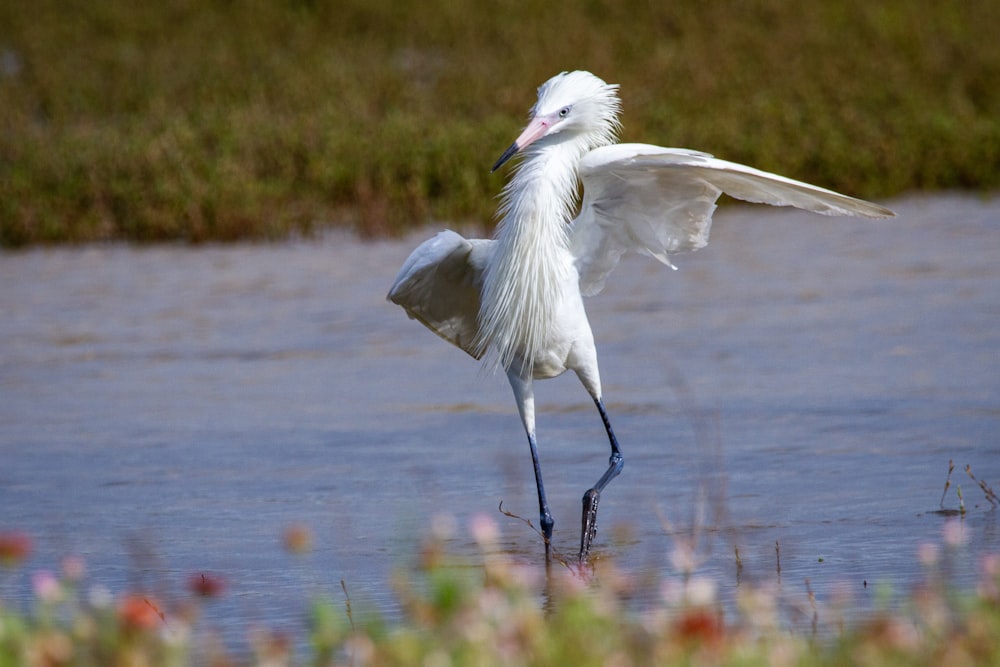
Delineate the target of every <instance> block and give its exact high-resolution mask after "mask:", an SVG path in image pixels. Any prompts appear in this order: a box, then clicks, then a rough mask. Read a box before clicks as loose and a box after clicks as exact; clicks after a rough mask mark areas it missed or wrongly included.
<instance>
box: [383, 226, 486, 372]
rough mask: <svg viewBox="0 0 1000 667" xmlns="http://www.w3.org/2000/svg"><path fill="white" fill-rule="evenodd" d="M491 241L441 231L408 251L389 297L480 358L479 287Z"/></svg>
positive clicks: (435, 331) (428, 326)
mask: <svg viewBox="0 0 1000 667" xmlns="http://www.w3.org/2000/svg"><path fill="white" fill-rule="evenodd" d="M493 243H494V242H493V241H490V240H485V239H476V240H471V241H470V240H468V239H465V238H463V237H462V236H460V235H459V234H456V233H455V232H452V231H444V232H440V233H439V234H437V235H435V236H433V237H432V238H430V239H428V240H426V241H424V242H423V243H421V244H420V245H419V246H417V248H416V249H415V250H414V251H413V252H412V253H411V254H410V256H409V257H408V258H407V260H406V262H404V263H403V268H401V269H400V270H399V274H398V275H397V276H396V280H395V282H394V283H393V285H392V288H391V289H390V290H389V294H388V297H387V298H388V299H389V300H390V301H392V302H393V303H395V304H398V305H400V306H402V307H403V308H404V309H405V310H406V312H407V314H408V315H409V316H410V318H411V319H416V320H419V321H420V322H421V323H423V324H424V326H426V327H427V328H428V329H430V330H431V331H433V332H434V333H436V334H437V335H439V336H441V337H442V338H444V339H445V340H447V341H448V342H450V343H452V344H454V345H456V346H458V347H460V348H462V349H463V350H465V351H466V352H468V353H469V354H470V355H472V356H473V357H475V358H476V359H478V358H479V357H481V356H482V351H481V350H477V349H476V345H475V343H476V333H477V332H478V330H479V325H478V316H479V291H480V289H481V288H482V282H483V269H484V268H485V266H486V262H487V260H488V258H489V254H490V253H491V252H492V247H493Z"/></svg>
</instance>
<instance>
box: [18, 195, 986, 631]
mask: <svg viewBox="0 0 1000 667" xmlns="http://www.w3.org/2000/svg"><path fill="white" fill-rule="evenodd" d="M889 204H890V206H893V207H894V208H895V209H896V210H897V212H898V213H899V217H898V218H897V219H895V220H891V221H884V222H869V221H858V220H851V219H831V218H823V217H819V216H810V215H807V214H802V213H798V212H791V211H783V210H775V209H767V208H751V207H736V206H730V207H726V208H724V209H723V210H721V211H720V212H719V213H718V214H717V216H716V224H715V226H714V229H713V238H712V243H711V244H710V246H709V247H708V248H706V249H704V250H702V251H700V252H698V253H694V254H690V255H685V256H680V257H678V258H677V259H676V263H677V264H678V266H679V267H680V270H679V271H677V272H673V271H670V270H669V269H666V268H664V267H662V266H660V265H659V264H657V263H656V262H654V261H652V260H648V259H646V258H642V257H629V258H626V260H625V261H624V262H623V263H622V265H621V266H620V267H619V268H618V269H617V271H616V272H615V274H614V275H613V276H612V277H611V279H610V280H609V284H608V287H607V289H606V290H605V292H604V293H602V294H601V295H599V296H597V297H595V298H593V299H590V300H589V302H588V309H589V313H590V317H591V323H592V325H593V328H594V331H595V336H596V339H597V342H598V350H599V354H600V357H601V371H602V378H603V383H604V389H605V397H606V400H607V403H608V409H609V412H610V414H611V418H612V421H613V423H614V424H615V427H616V431H617V433H618V435H619V439H620V440H621V442H622V447H623V451H624V453H625V456H626V464H625V471H624V473H623V475H622V476H621V477H620V478H619V479H618V480H616V481H615V482H614V483H612V484H611V485H610V486H609V487H608V489H607V490H606V491H605V493H604V497H603V500H602V503H601V516H600V532H599V533H598V539H597V543H596V547H595V548H596V552H595V553H596V557H597V558H599V559H613V560H614V562H616V563H617V564H618V565H619V566H620V567H621V568H622V569H624V570H625V571H626V572H629V573H631V574H633V575H635V576H636V577H637V579H638V580H639V581H646V580H647V579H654V578H657V579H663V578H667V579H670V578H671V577H676V576H677V575H678V574H679V573H678V570H677V567H676V559H675V558H674V559H672V556H673V557H676V556H677V554H678V551H677V546H678V545H679V544H681V543H683V539H684V538H685V537H686V536H690V535H692V534H695V535H696V536H697V549H696V556H697V568H696V570H695V572H696V574H706V575H709V576H712V577H713V578H715V579H716V580H717V582H718V584H719V586H720V595H722V596H723V598H724V599H731V598H732V596H733V592H734V591H735V590H736V587H737V586H738V585H743V584H744V583H746V582H756V583H759V584H763V585H773V586H776V587H777V589H778V590H779V591H780V593H781V595H782V596H783V597H784V598H785V599H787V600H789V604H790V605H791V606H794V605H796V604H803V603H804V601H805V600H806V585H807V584H806V580H807V579H808V581H809V584H808V586H809V587H810V588H811V590H813V591H814V592H815V594H816V597H817V600H818V601H819V604H820V605H821V609H827V608H828V606H829V605H834V606H837V605H839V606H841V607H843V609H844V610H846V612H847V613H848V614H850V613H852V612H853V611H855V610H864V609H867V608H870V607H871V605H872V604H873V600H874V598H875V597H876V595H877V594H878V593H876V591H885V590H886V588H887V587H891V588H892V590H893V591H895V592H896V593H900V594H902V593H905V592H906V591H907V590H909V589H910V588H911V587H912V586H914V585H915V584H916V583H917V582H919V581H920V580H921V579H922V578H923V576H924V574H925V571H924V570H923V568H922V566H921V564H920V561H919V559H918V558H917V551H918V548H919V547H920V545H922V544H927V543H941V541H942V539H943V537H942V536H943V531H945V530H946V524H948V523H949V522H951V521H956V519H954V518H949V517H947V516H944V515H942V514H940V513H938V512H937V510H938V509H939V501H940V499H941V491H942V489H943V485H944V480H945V474H946V472H947V465H948V460H949V459H954V461H955V464H956V471H955V473H954V475H953V477H952V479H953V486H952V490H951V491H949V494H948V496H947V498H946V499H945V506H946V507H948V508H952V509H954V508H957V507H958V498H957V496H956V495H955V491H954V488H955V484H956V483H957V484H960V485H961V486H962V489H963V491H964V497H965V504H966V506H967V509H968V512H967V514H966V516H965V518H964V520H962V521H961V524H960V525H961V526H962V527H963V529H964V530H963V531H962V539H963V541H964V542H965V544H964V545H962V546H959V547H944V548H943V550H942V552H941V553H942V556H943V558H944V560H943V563H944V565H945V566H946V567H947V569H948V571H949V574H950V576H951V577H952V578H953V579H954V580H955V581H956V582H958V583H959V584H960V585H962V586H971V585H972V584H973V582H974V581H975V580H976V577H977V568H978V563H979V561H980V559H981V557H982V555H983V554H985V553H996V552H998V551H1000V531H998V526H997V511H996V510H993V509H991V508H990V505H989V504H988V503H987V502H986V500H985V497H984V494H983V493H981V492H980V491H979V489H978V488H976V487H975V485H974V483H973V482H972V480H970V479H969V478H968V477H967V476H966V474H965V473H964V472H963V469H964V467H965V465H966V464H971V465H972V468H973V471H974V472H975V474H976V475H977V477H979V478H981V479H984V480H986V481H987V482H989V483H990V484H991V485H992V486H993V487H994V488H995V489H1000V456H998V454H1000V353H998V351H1000V326H998V324H1000V261H998V257H1000V199H992V200H980V199H976V198H972V197H968V196H950V195H945V196H932V197H909V198H906V199H902V200H898V201H895V202H890V203H889ZM431 231H433V230H428V231H425V232H422V233H420V234H418V235H415V236H413V237H411V238H409V239H407V240H405V241H403V242H378V243H361V242H359V241H356V240H353V239H351V238H348V237H346V236H343V235H333V236H330V237H328V238H326V239H324V240H323V241H321V242H315V243H289V244H282V245H238V246H225V247H203V248H188V247H152V248H133V247H122V246H110V247H86V248H80V249H72V248H71V249H66V248H60V249H49V250H31V251H27V252H15V253H5V254H2V255H0V394H2V401H0V460H2V464H0V529H12V528H17V529H22V530H26V531H28V532H30V533H31V534H32V535H33V536H34V537H35V540H36V549H35V553H34V555H33V556H32V558H31V560H30V561H29V562H28V564H27V567H26V568H25V570H26V571H27V572H30V571H34V570H38V569H58V567H59V561H60V558H61V557H62V556H63V555H65V554H69V553H73V554H79V555H80V556H82V557H83V558H84V559H85V560H86V562H87V567H88V575H87V581H88V585H91V584H101V585H104V586H107V587H108V588H110V589H111V590H112V591H121V590H123V589H124V588H126V587H144V588H147V589H149V588H152V589H154V590H163V591H169V592H171V593H170V594H173V595H177V594H178V592H179V591H182V590H183V588H184V585H185V582H186V580H187V578H188V577H189V576H190V575H191V574H192V573H196V572H202V571H207V572H214V573H218V574H220V575H222V576H223V577H224V578H225V579H226V581H227V582H228V590H227V593H226V595H225V596H224V597H223V598H222V599H221V600H219V601H218V602H213V603H211V604H210V605H209V607H208V609H207V610H206V620H207V623H208V625H209V626H210V627H212V628H215V629H217V630H218V631H219V632H220V633H222V634H223V635H224V636H226V637H228V638H230V639H233V638H235V641H241V640H242V639H243V638H244V636H245V630H246V628H247V627H248V625H252V624H254V623H260V624H264V625H267V626H269V627H272V628H278V629H283V630H286V631H288V632H290V633H292V634H293V635H296V636H302V635H303V633H304V629H303V628H304V625H305V614H306V606H307V600H308V598H309V596H310V595H311V594H313V593H321V594H325V595H328V596H330V597H333V598H334V599H340V598H341V596H342V592H341V590H340V581H341V580H342V579H343V580H344V581H345V582H346V584H347V586H348V589H349V591H350V594H351V598H352V604H353V605H354V607H355V609H359V608H376V609H379V610H381V611H382V612H383V613H386V614H388V615H389V616H390V617H394V616H395V615H396V614H397V613H398V610H397V607H396V603H395V600H394V598H393V595H392V592H391V590H390V585H389V583H388V582H389V574H390V573H391V572H392V571H394V570H395V569H396V568H398V567H401V566H406V565H409V564H411V563H412V562H413V561H414V554H415V551H416V550H417V548H418V546H419V544H420V542H421V540H422V539H423V538H424V536H425V534H426V532H427V531H428V529H429V526H430V524H431V517H432V516H434V515H435V514H438V513H448V514H452V515H454V516H455V517H456V524H457V526H458V527H459V528H458V530H457V531H456V533H455V536H454V538H452V540H451V542H450V548H451V550H452V551H453V552H454V553H456V554H457V555H460V556H472V555H474V554H475V553H476V552H477V548H476V546H475V543H474V541H473V540H472V539H471V538H470V537H469V536H468V532H467V531H466V530H465V527H466V526H467V525H468V521H469V519H470V518H471V517H472V516H474V515H478V514H486V515H488V516H490V517H492V518H494V519H495V520H496V521H497V522H498V524H499V527H500V531H501V542H500V544H501V547H502V548H503V549H505V550H508V551H510V552H511V553H513V554H516V555H517V557H518V558H520V559H523V560H525V561H527V562H539V563H540V562H541V558H542V553H543V550H542V545H541V543H540V540H539V538H538V537H537V536H536V535H535V534H534V533H532V532H531V531H530V530H529V529H527V528H526V527H525V526H524V525H523V524H522V523H520V522H519V521H516V520H514V519H510V518H506V517H504V516H502V515H501V514H500V513H499V512H497V505H498V503H499V502H500V501H501V500H502V501H503V503H504V507H505V509H508V510H510V511H512V512H514V513H516V514H519V515H521V516H523V517H526V518H529V519H532V520H534V521H536V522H537V516H536V514H537V503H536V500H535V491H534V480H533V477H532V473H531V465H530V459H529V457H528V451H527V446H526V441H525V438H524V434H523V432H522V431H521V427H520V422H519V420H518V418H517V415H516V411H515V408H514V404H513V401H512V399H511V396H510V390H509V388H508V387H507V385H506V381H505V380H504V379H503V378H502V377H500V376H496V377H494V376H484V375H482V374H481V373H480V372H479V371H478V368H477V364H476V363H475V362H474V361H473V360H471V359H470V358H468V357H467V356H466V355H465V354H464V353H463V352H461V351H459V350H457V349H454V348H451V347H450V346H448V345H446V344H444V343H442V342H441V341H440V340H439V339H437V338H436V337H435V336H434V335H432V334H431V333H430V332H428V331H426V330H425V329H423V327H421V326H419V325H418V324H416V323H414V322H411V321H408V320H407V318H406V317H405V315H404V313H403V312H402V311H401V310H399V309H398V308H396V307H395V306H393V305H391V304H388V303H387V302H386V301H385V300H384V296H385V292H386V290H387V289H388V286H389V284H390V283H391V281H392V278H393V277H394V275H395V272H396V270H397V268H398V267H399V265H400V264H401V262H402V261H403V259H404V258H405V257H406V255H407V254H408V253H409V251H410V250H411V249H412V247H413V246H415V245H416V243H418V242H419V240H421V239H422V238H423V237H424V236H426V235H428V234H430V233H431ZM536 393H537V398H538V402H539V405H538V411H539V423H538V428H539V441H540V448H541V456H542V466H543V470H544V473H545V476H546V486H547V490H548V494H549V500H550V502H551V503H552V509H553V512H554V514H555V517H556V534H555V542H556V547H557V548H558V549H559V550H560V551H562V552H563V553H566V554H572V553H574V552H575V549H576V548H577V546H578V540H579V534H578V531H579V512H580V496H581V495H582V493H583V491H584V490H585V489H586V488H588V487H589V486H590V485H592V484H593V482H594V481H595V480H596V479H597V477H598V476H599V475H600V474H601V472H603V470H604V467H605V466H606V461H607V455H608V450H607V443H606V440H605V436H604V433H603V429H602V427H601V425H600V420H599V418H598V415H597V414H596V411H595V410H594V409H593V405H592V403H591V402H590V400H589V398H588V397H587V396H586V394H585V392H584V391H583V389H582V388H581V387H580V386H579V383H578V382H577V380H576V379H575V378H574V377H571V376H564V377H562V378H559V379H556V380H553V381H547V382H544V383H541V384H539V385H538V387H537V390H536ZM295 523H302V524H305V525H307V526H309V527H310V529H311V530H312V532H313V534H314V539H315V542H314V549H313V551H312V552H311V553H310V554H308V555H306V556H292V555H290V554H287V553H286V552H285V551H284V550H283V548H282V544H281V535H282V532H283V530H284V529H285V528H286V527H287V526H289V525H291V524H295ZM949 534H950V533H949ZM776 543H777V544H778V545H779V547H780V553H779V554H776V552H775V544H776ZM737 548H738V549H739V552H740V557H741V561H742V569H741V570H740V572H739V573H737V568H736V559H735V549H737ZM779 562H780V572H779V568H778V566H779ZM26 580H27V578H26V577H24V578H18V577H13V576H10V575H7V576H6V577H4V578H0V595H2V596H3V597H4V598H5V599H8V600H9V599H10V598H15V599H16V600H18V601H19V602H20V604H26V600H27V598H28V596H29V591H28V585H27V583H25V581H26ZM658 590H659V589H658V588H656V587H653V588H648V589H642V588H640V590H639V591H638V592H637V594H636V598H637V602H636V604H640V605H641V604H643V601H644V600H645V601H647V602H648V601H651V600H654V599H656V598H657V596H658V595H659V592H658ZM832 616H833V612H830V613H829V615H828V616H826V617H824V618H823V619H822V620H823V621H827V620H830V619H831V618H832ZM793 620H794V619H793Z"/></svg>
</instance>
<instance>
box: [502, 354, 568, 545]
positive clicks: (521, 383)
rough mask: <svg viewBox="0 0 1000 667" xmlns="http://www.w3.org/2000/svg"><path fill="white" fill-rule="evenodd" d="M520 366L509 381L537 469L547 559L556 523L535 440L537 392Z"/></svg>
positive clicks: (540, 511) (516, 366)
mask: <svg viewBox="0 0 1000 667" xmlns="http://www.w3.org/2000/svg"><path fill="white" fill-rule="evenodd" d="M518 367H519V365H518V364H513V365H512V366H511V368H510V370H508V371H507V379H508V380H509V381H510V386H511V389H513V390H514V400H515V401H517V411H518V413H519V414H520V415H521V423H522V424H523V425H524V432H525V433H527V434H528V446H529V447H531V465H532V466H534V468H535V485H536V486H537V487H538V514H539V518H540V523H541V528H542V536H543V537H544V538H545V559H546V561H547V560H548V558H549V546H550V545H551V543H552V527H553V526H555V523H556V522H555V521H554V520H553V519H552V512H550V511H549V502H548V501H547V500H546V499H545V486H544V485H543V484H542V466H541V464H540V463H539V462H538V442H537V441H536V440H535V390H534V386H533V384H532V380H531V377H522V376H521V374H520V373H518V372H517V368H518Z"/></svg>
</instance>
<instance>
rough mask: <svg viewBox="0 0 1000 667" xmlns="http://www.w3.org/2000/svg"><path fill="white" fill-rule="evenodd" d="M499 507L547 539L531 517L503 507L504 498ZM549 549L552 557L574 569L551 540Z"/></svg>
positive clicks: (504, 513) (502, 511)
mask: <svg viewBox="0 0 1000 667" xmlns="http://www.w3.org/2000/svg"><path fill="white" fill-rule="evenodd" d="M497 509H498V510H499V511H500V514H503V515H504V516H506V517H510V518H511V519H517V520H518V521H521V522H522V523H524V524H526V525H527V526H528V528H531V529H532V530H533V531H535V534H536V535H538V536H539V537H541V538H542V540H543V541H544V540H545V535H543V534H542V531H540V530H538V529H537V528H535V524H533V523H531V519H525V518H524V517H523V516H520V515H518V514H514V513H513V512H508V511H507V510H505V509H504V508H503V501H502V500H501V501H500V505H499V506H498V507H497ZM549 549H551V553H552V557H553V558H555V559H556V560H557V561H559V562H560V563H561V564H562V565H564V566H565V567H566V569H568V570H572V569H573V568H572V566H570V564H569V561H568V560H566V559H565V558H564V557H563V555H562V554H561V553H559V551H558V550H557V549H556V547H555V545H554V544H552V543H551V542H549Z"/></svg>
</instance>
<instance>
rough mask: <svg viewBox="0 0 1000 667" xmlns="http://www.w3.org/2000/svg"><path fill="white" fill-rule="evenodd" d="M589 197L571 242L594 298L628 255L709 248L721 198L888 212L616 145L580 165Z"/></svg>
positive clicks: (708, 160)
mask: <svg viewBox="0 0 1000 667" xmlns="http://www.w3.org/2000/svg"><path fill="white" fill-rule="evenodd" d="M580 179H581V181H582V182H583V187H584V194H583V203H582V205H581V208H580V214H579V215H578V216H577V218H576V220H574V221H573V223H572V226H571V231H570V242H571V244H572V246H571V247H572V250H573V254H574V256H575V257H576V261H577V270H578V271H579V273H580V290H581V291H582V292H583V294H584V295H591V294H596V293H597V292H599V291H601V289H602V288H603V287H604V281H605V280H606V278H607V275H608V274H609V273H610V272H611V271H612V270H613V269H614V267H615V266H616V265H617V264H618V260H619V258H620V257H621V256H622V255H623V254H624V253H626V252H628V251H633V252H639V253H642V254H646V255H650V256H651V257H655V258H656V259H658V260H659V261H661V262H663V263H664V264H666V265H668V266H673V265H672V264H671V263H670V259H669V255H671V254H673V253H677V252H684V251H688V250H697V249H698V248H702V247H704V246H705V245H706V244H707V243H708V237H709V231H710V230H711V225H712V214H713V213H714V211H715V203H716V201H717V200H718V198H719V195H721V194H722V193H723V192H725V193H726V194H728V195H730V196H732V197H735V198H737V199H742V200H745V201H749V202H754V203H760V204H770V205H772V206H794V207H796V208H801V209H805V210H807V211H813V212H815V213H820V214H823V215H848V216H858V217H864V218H887V217H891V216H893V215H894V214H893V212H892V211H890V210H889V209H887V208H884V207H882V206H879V205H877V204H873V203H871V202H867V201H864V200H861V199H855V198H854V197H848V196H847V195H842V194H840V193H838V192H834V191H832V190H827V189H825V188H820V187H817V186H815V185H809V184H808V183H803V182H801V181H795V180H792V179H790V178H785V177H784V176H778V175H777V174H772V173H769V172H766V171H761V170H759V169H754V168H752V167H747V166H745V165H741V164H737V163H735V162H727V161H726V160H719V159H717V158H714V157H712V156H711V155H709V154H707V153H699V152H697V151H689V150H684V149H679V148H662V147H660V146H652V145H649V144H614V145H611V146H605V147H602V148H598V149H596V150H593V151H591V152H590V153H588V154H587V155H586V156H585V157H584V158H583V160H582V161H581V163H580Z"/></svg>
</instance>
